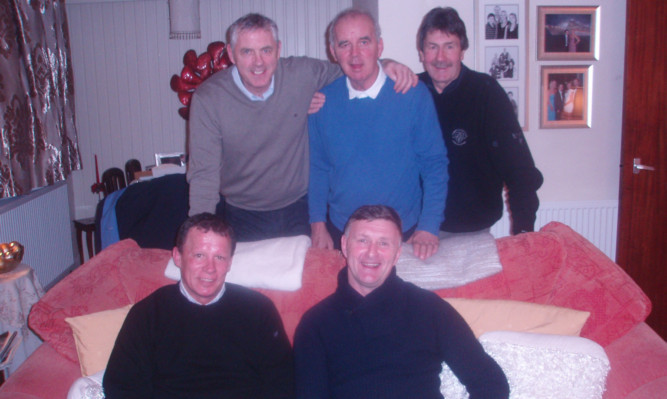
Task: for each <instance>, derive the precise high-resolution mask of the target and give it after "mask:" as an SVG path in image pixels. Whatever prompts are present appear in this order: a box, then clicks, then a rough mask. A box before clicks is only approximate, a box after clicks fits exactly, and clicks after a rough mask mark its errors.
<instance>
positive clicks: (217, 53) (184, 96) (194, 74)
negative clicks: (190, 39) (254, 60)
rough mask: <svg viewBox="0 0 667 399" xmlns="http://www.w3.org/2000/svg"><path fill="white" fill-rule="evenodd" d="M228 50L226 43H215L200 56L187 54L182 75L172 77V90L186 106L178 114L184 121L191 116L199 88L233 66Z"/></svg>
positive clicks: (192, 52)
mask: <svg viewBox="0 0 667 399" xmlns="http://www.w3.org/2000/svg"><path fill="white" fill-rule="evenodd" d="M226 50H227V46H226V45H225V43H223V42H213V43H210V44H209V45H208V47H207V48H206V51H205V52H203V53H201V54H200V55H199V56H197V53H196V52H195V51H194V50H188V51H186V52H185V55H184V56H183V65H184V66H183V69H182V70H181V74H180V75H174V76H172V77H171V81H170V82H169V84H170V86H171V89H172V90H173V91H175V92H176V95H177V96H178V101H180V102H181V104H183V105H184V106H183V107H181V108H179V109H178V114H179V115H180V116H181V117H182V118H183V119H185V120H188V118H189V116H190V100H192V93H194V91H195V89H196V88H197V86H199V85H200V84H201V82H203V81H204V80H206V79H207V78H208V77H209V76H211V75H213V74H214V73H216V72H218V71H219V70H221V69H225V68H227V67H228V66H230V65H231V64H232V62H231V61H230V59H229V55H228V54H227V51H226Z"/></svg>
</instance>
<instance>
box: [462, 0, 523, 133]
mask: <svg viewBox="0 0 667 399" xmlns="http://www.w3.org/2000/svg"><path fill="white" fill-rule="evenodd" d="M526 7H527V1H526V0H476V2H475V16H476V18H475V38H474V42H475V55H476V60H475V69H476V70H477V71H479V72H484V73H487V74H489V75H491V76H492V77H493V78H495V79H496V81H498V83H499V84H500V86H502V88H503V89H505V92H507V93H508V97H509V98H510V102H512V106H513V107H514V108H515V113H516V115H517V119H518V121H519V125H521V128H522V129H523V130H527V129H528V114H527V113H528V107H527V105H528V84H527V79H528V62H527V51H528V12H527V8H526ZM471 39H472V38H471ZM510 96H511V97H510Z"/></svg>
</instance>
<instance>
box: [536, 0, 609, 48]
mask: <svg viewBox="0 0 667 399" xmlns="http://www.w3.org/2000/svg"><path fill="white" fill-rule="evenodd" d="M599 15H600V7H598V6H596V7H543V6H541V7H538V8H537V59H538V60H561V61H567V60H597V59H598V58H599V47H600V46H599V45H598V37H599V34H598V33H599Z"/></svg>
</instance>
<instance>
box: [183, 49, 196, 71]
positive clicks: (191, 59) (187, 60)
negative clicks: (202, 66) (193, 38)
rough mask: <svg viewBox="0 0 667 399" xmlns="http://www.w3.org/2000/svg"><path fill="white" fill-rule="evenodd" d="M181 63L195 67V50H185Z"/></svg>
mask: <svg viewBox="0 0 667 399" xmlns="http://www.w3.org/2000/svg"><path fill="white" fill-rule="evenodd" d="M183 65H187V66H189V67H190V68H195V67H196V66H197V52H196V51H194V50H188V51H186V52H185V55H183Z"/></svg>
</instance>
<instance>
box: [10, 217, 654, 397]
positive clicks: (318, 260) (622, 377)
mask: <svg viewBox="0 0 667 399" xmlns="http://www.w3.org/2000/svg"><path fill="white" fill-rule="evenodd" d="M497 245H498V249H499V253H500V259H501V263H502V264H503V271H502V272H501V273H499V274H496V275H494V276H491V277H488V278H485V279H483V280H479V281H476V282H473V283H470V284H468V285H465V286H463V287H459V288H454V289H446V290H439V291H438V293H439V294H441V296H444V297H466V298H487V299H514V300H520V301H528V302H534V303H541V304H552V305H557V306H563V307H569V308H573V309H580V310H587V311H590V312H591V316H590V318H589V319H588V321H587V322H586V324H585V325H584V328H583V330H582V334H581V335H582V336H584V337H586V338H590V339H592V340H594V341H596V342H598V343H599V344H600V345H602V346H603V347H604V348H605V351H606V353H607V356H608V357H609V360H610V363H611V371H610V373H609V375H608V378H607V390H606V392H605V396H604V397H605V398H642V399H646V398H659V397H665V394H666V393H667V344H666V343H665V341H664V340H662V339H661V338H660V337H659V336H658V335H657V334H656V333H655V332H654V331H653V330H652V329H651V328H649V327H648V326H647V325H646V324H645V323H644V322H643V321H644V319H645V318H646V316H647V315H648V314H649V312H650V309H651V304H650V302H649V300H648V298H647V297H646V296H645V295H644V293H643V292H642V291H641V289H640V288H639V287H638V286H637V285H636V284H635V283H634V282H633V281H632V279H630V277H629V276H627V275H626V274H625V273H624V272H623V271H622V269H621V268H620V267H618V266H617V265H616V264H614V263H613V262H612V261H611V260H610V259H609V258H607V257H606V256H605V255H604V254H602V253H601V252H600V251H599V250H598V249H597V248H595V247H594V246H593V245H592V244H591V243H590V242H588V241H587V240H586V239H584V238H583V237H581V236H580V235H578V234H577V233H575V232H574V231H572V230H571V229H570V228H569V227H567V226H565V225H562V224H560V223H551V224H549V225H547V226H545V227H544V228H543V229H542V230H541V231H540V232H537V233H527V234H521V235H519V236H515V237H505V238H501V239H498V240H497ZM169 257H170V252H169V251H166V250H160V249H141V248H139V247H138V246H137V244H136V243H135V242H134V241H132V240H124V241H121V242H119V243H117V244H114V245H113V246H111V247H109V248H108V249H106V250H104V251H102V252H101V253H100V254H98V255H97V256H95V257H94V258H93V259H91V260H90V261H88V262H87V263H85V264H84V265H82V266H81V267H79V268H78V269H77V270H75V271H74V272H73V273H72V274H70V275H69V276H68V277H67V278H65V279H64V280H62V281H61V282H60V283H58V284H57V285H56V286H55V287H53V288H52V289H51V290H50V291H49V292H48V293H47V294H46V295H45V296H44V297H43V298H42V299H41V300H40V301H39V302H38V303H37V304H36V305H35V306H34V307H33V309H32V311H31V313H30V317H29V325H30V327H31V328H32V329H33V330H34V331H35V332H36V333H37V334H38V335H39V336H40V337H41V338H43V339H44V341H45V343H44V344H43V345H41V346H40V347H39V348H38V349H37V351H36V352H35V353H33V354H32V356H30V357H29V358H28V360H27V361H26V362H25V363H24V364H23V365H21V367H20V368H19V369H18V370H17V371H16V372H15V373H14V374H12V376H11V377H10V378H9V379H8V380H7V381H6V382H5V383H4V384H3V385H2V386H1V387H0V399H5V398H12V399H22V398H65V396H66V394H67V391H68V389H69V387H70V385H71V384H72V382H73V381H74V380H75V379H76V378H78V377H79V376H80V369H79V363H78V359H77V354H76V349H75V346H74V340H73V337H72V332H71V330H70V329H69V327H68V326H67V324H66V323H65V321H64V318H65V317H70V316H78V315H82V314H88V313H93V312H97V311H101V310H106V309H114V308H118V307H121V306H124V305H127V304H129V303H134V302H136V301H138V300H140V299H141V298H143V297H145V296H146V295H148V294H149V293H151V292H152V291H153V290H154V289H156V288H157V287H159V286H162V285H164V284H169V283H171V281H169V280H167V279H166V278H165V277H163V271H164V267H165V265H166V263H167V260H168V258H169ZM343 266H344V260H343V258H342V256H341V255H340V253H339V252H336V251H324V250H312V249H311V250H309V252H308V254H307V257H306V264H305V267H304V274H303V287H302V288H301V289H300V290H298V291H295V292H280V291H270V290H260V291H262V292H264V293H265V294H266V295H268V296H269V297H270V298H271V299H272V300H273V301H274V302H275V304H276V306H277V307H278V310H279V311H280V313H281V315H282V317H283V321H284V324H285V329H286V330H287V332H288V335H289V336H290V338H291V337H292V335H293V333H294V329H295V328H296V325H297V323H298V322H299V319H300V317H301V315H302V314H303V312H304V311H305V310H306V309H308V308H310V307H311V306H312V305H313V304H315V303H316V302H318V301H319V300H321V299H322V298H324V297H325V296H327V295H328V294H329V293H331V292H333V290H334V289H335V284H336V283H335V281H336V279H335V275H336V273H337V272H338V270H340V268H341V267H343Z"/></svg>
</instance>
